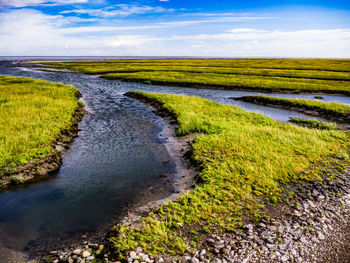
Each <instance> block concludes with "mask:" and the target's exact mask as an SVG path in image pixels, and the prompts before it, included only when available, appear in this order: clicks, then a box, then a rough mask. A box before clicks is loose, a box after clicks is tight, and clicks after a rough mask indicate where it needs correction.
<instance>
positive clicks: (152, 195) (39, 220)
mask: <svg viewBox="0 0 350 263" xmlns="http://www.w3.org/2000/svg"><path fill="white" fill-rule="evenodd" d="M8 65H9V63H8V62H0V74H4V75H14V76H25V77H32V78H38V79H45V80H48V81H53V82H62V83H65V84H72V85H74V86H75V87H77V88H78V89H79V90H80V91H81V93H82V94H83V95H84V97H83V100H84V102H85V104H86V108H87V110H88V111H89V112H90V114H88V115H86V116H85V117H84V118H83V120H82V122H81V124H80V132H79V137H78V138H76V139H75V140H74V142H73V143H72V145H71V148H70V150H68V151H67V152H66V153H65V154H64V159H63V165H62V167H61V169H60V170H59V172H58V173H57V174H55V175H54V176H53V177H52V178H50V179H49V180H46V181H42V182H40V183H37V184H35V185H30V186H27V187H24V188H21V189H17V190H13V191H7V192H3V193H0V262H2V261H3V262H10V260H9V259H8V258H14V254H13V251H15V252H16V255H18V256H20V255H21V253H25V254H28V253H31V252H33V251H40V250H47V249H54V248H61V247H62V246H64V245H65V244H70V243H71V242H74V241H75V240H78V239H79V237H80V236H81V235H83V234H88V235H97V236H98V235H99V233H101V232H102V233H103V231H105V230H106V229H108V228H109V227H110V226H111V225H112V224H113V222H115V221H116V218H118V216H120V215H121V214H122V213H123V211H125V210H126V209H127V208H128V207H129V206H131V205H133V204H135V203H140V202H141V201H143V202H146V201H148V200H156V199H158V198H163V197H165V196H167V195H169V194H170V192H171V190H172V189H171V187H170V185H169V184H164V182H163V181H161V180H163V179H160V178H161V177H164V176H161V175H163V174H169V176H168V179H169V180H171V177H172V176H171V174H172V173H174V172H175V167H174V163H173V162H172V160H171V158H170V157H169V154H168V152H167V150H166V148H165V146H164V144H163V143H164V139H162V136H161V135H160V134H161V132H162V130H163V128H164V124H163V123H162V121H161V120H160V119H159V118H158V117H157V116H155V115H154V114H153V113H152V112H151V111H150V110H149V109H148V108H147V107H145V106H144V105H142V104H141V103H139V102H137V101H135V100H133V99H130V98H127V97H125V96H123V94H124V93H125V92H126V91H129V90H143V91H149V92H162V93H177V94H186V95H194V96H200V97H203V98H207V99H210V100H213V101H217V102H219V103H223V104H229V105H237V106H239V107H241V108H243V109H246V110H248V111H254V112H260V113H263V114H265V115H269V116H271V117H272V118H274V119H276V120H279V121H288V119H289V118H290V117H300V118H313V117H309V116H306V115H304V114H301V113H294V112H290V111H286V110H281V109H273V108H269V107H263V106H259V105H253V104H249V103H244V102H239V101H234V100H231V99H229V97H239V96H243V95H255V94H258V93H254V92H240V91H221V90H209V89H203V90H199V89H191V88H178V87H164V86H152V85H143V84H137V83H126V82H121V81H110V80H103V79H100V78H98V77H96V76H89V75H83V74H74V73H54V72H40V71H35V70H34V71H33V70H31V69H21V68H14V67H8ZM273 96H283V97H291V98H294V97H301V98H309V99H310V98H311V99H312V98H313V97H314V96H313V95H283V94H273ZM323 97H324V98H325V99H324V101H338V102H342V103H347V104H350V98H347V97H342V96H323ZM166 180H167V179H166ZM158 185H163V186H162V187H158ZM154 186H156V187H154Z"/></svg>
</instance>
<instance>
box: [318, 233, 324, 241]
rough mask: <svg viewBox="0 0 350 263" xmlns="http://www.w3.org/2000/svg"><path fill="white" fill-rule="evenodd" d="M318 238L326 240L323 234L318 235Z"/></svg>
mask: <svg viewBox="0 0 350 263" xmlns="http://www.w3.org/2000/svg"><path fill="white" fill-rule="evenodd" d="M317 237H318V239H319V240H324V239H325V238H326V237H325V236H324V235H323V234H322V233H321V232H318V233H317Z"/></svg>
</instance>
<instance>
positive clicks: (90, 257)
mask: <svg viewBox="0 0 350 263" xmlns="http://www.w3.org/2000/svg"><path fill="white" fill-rule="evenodd" d="M94 259H95V257H94V256H89V257H87V258H86V260H87V261H91V260H94Z"/></svg>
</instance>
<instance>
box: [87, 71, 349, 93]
mask: <svg viewBox="0 0 350 263" xmlns="http://www.w3.org/2000/svg"><path fill="white" fill-rule="evenodd" d="M82 74H85V73H82ZM91 75H92V74H91ZM96 75H100V74H96ZM100 78H103V79H108V80H120V81H126V82H133V83H141V84H145V85H157V86H170V87H187V88H194V89H203V88H204V89H213V90H231V91H249V92H263V93H285V94H312V95H333V96H346V97H349V96H350V91H336V90H334V92H333V91H332V90H308V89H305V90H293V89H283V88H276V89H272V88H263V87H250V86H244V85H237V86H226V85H215V84H204V83H203V84H200V83H185V82H165V81H164V82H163V81H150V82H149V83H148V82H147V80H139V79H127V78H112V77H105V76H104V75H100Z"/></svg>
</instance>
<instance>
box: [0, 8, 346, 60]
mask: <svg viewBox="0 0 350 263" xmlns="http://www.w3.org/2000/svg"><path fill="white" fill-rule="evenodd" d="M75 20H76V18H70V17H64V16H61V15H58V16H50V15H45V14H43V13H41V12H39V11H35V10H30V9H28V10H12V11H9V12H3V13H0V55H3V56H9V55H48V56H50V55H58V56H59V55H150V56H151V55H159V56H170V55H178V56H216V57H247V56H248V57H249V56H253V57H257V56H260V57H271V56H272V57H350V28H343V29H328V30H294V31H286V30H262V29H256V28H244V27H237V28H231V29H229V30H227V31H222V30H220V31H222V32H220V31H219V32H218V33H213V34H195V33H193V34H186V35H184V34H181V33H180V32H181V31H180V30H176V29H174V30H172V31H171V32H173V33H169V32H170V31H169V30H168V28H169V27H174V28H176V27H182V26H184V25H194V24H195V23H199V21H200V20H198V21H179V22H168V23H154V24H148V25H147V24H145V25H142V26H123V27H115V26H97V25H95V26H84V27H72V26H71V24H70V23H71V22H72V21H74V22H75ZM210 21H212V20H210ZM202 22H203V21H202ZM153 28H157V30H156V31H155V32H154V33H153V34H151V32H153V31H151V29H153ZM188 28H189V29H190V30H191V31H192V32H196V27H194V26H192V27H188ZM133 29H148V30H147V31H146V30H143V32H147V33H141V34H132V33H131V32H130V30H133ZM103 32H107V33H108V35H106V34H105V33H103ZM187 32H190V31H187Z"/></svg>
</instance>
